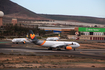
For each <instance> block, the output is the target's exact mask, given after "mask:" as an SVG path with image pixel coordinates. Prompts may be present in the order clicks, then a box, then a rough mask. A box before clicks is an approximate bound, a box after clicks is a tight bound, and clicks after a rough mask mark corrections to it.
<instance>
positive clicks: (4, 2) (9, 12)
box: [0, 0, 105, 24]
mask: <svg viewBox="0 0 105 70" xmlns="http://www.w3.org/2000/svg"><path fill="white" fill-rule="evenodd" d="M0 10H1V11H3V12H4V14H5V16H4V20H7V19H8V20H10V19H12V18H17V19H20V20H61V21H74V22H75V21H76V22H85V23H96V24H105V18H97V17H89V16H73V15H72V16H71V15H52V14H37V13H35V12H32V11H30V10H28V9H26V8H24V7H22V6H20V5H18V4H16V3H14V2H12V1H10V0H0Z"/></svg>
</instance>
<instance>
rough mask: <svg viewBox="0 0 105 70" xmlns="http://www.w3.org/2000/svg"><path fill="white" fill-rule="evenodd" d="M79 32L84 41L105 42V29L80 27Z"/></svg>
mask: <svg viewBox="0 0 105 70" xmlns="http://www.w3.org/2000/svg"><path fill="white" fill-rule="evenodd" d="M78 32H79V33H80V36H79V39H82V40H105V28H88V27H79V28H78Z"/></svg>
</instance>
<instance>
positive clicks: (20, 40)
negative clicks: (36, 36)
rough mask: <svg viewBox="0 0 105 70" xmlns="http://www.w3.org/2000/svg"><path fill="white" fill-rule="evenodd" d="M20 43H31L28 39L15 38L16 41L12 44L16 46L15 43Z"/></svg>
mask: <svg viewBox="0 0 105 70" xmlns="http://www.w3.org/2000/svg"><path fill="white" fill-rule="evenodd" d="M19 42H21V43H23V44H25V43H26V42H29V40H28V38H14V39H13V40H12V43H13V44H14V43H16V44H18V43H19Z"/></svg>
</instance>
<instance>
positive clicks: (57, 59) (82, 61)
mask: <svg viewBox="0 0 105 70" xmlns="http://www.w3.org/2000/svg"><path fill="white" fill-rule="evenodd" d="M75 67H77V68H78V67H79V68H80V67H82V68H92V67H96V68H103V67H105V60H101V59H91V58H80V57H70V56H67V55H66V56H64V55H63V56H61V55H49V56H32V55H30V56H25V55H5V54H2V53H1V54H0V69H4V68H75Z"/></svg>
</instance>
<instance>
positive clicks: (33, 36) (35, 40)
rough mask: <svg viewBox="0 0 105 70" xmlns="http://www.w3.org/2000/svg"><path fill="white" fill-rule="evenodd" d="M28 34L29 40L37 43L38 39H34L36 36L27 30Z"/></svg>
mask: <svg viewBox="0 0 105 70" xmlns="http://www.w3.org/2000/svg"><path fill="white" fill-rule="evenodd" d="M29 33H30V38H31V40H32V42H37V41H38V39H37V38H36V36H35V34H34V33H33V31H32V30H29Z"/></svg>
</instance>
